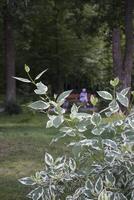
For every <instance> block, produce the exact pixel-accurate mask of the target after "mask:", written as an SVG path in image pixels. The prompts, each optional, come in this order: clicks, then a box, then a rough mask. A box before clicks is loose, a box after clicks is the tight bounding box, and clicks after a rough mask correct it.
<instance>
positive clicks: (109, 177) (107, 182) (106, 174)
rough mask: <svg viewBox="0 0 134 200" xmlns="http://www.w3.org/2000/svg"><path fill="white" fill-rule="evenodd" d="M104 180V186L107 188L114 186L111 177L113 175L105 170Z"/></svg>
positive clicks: (113, 178)
mask: <svg viewBox="0 0 134 200" xmlns="http://www.w3.org/2000/svg"><path fill="white" fill-rule="evenodd" d="M105 179H106V185H107V186H108V187H111V186H114V184H115V177H114V176H113V174H112V173H111V172H110V171H109V170H107V171H106V173H105Z"/></svg>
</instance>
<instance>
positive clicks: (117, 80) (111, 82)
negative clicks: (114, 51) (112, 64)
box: [110, 77, 119, 87]
mask: <svg viewBox="0 0 134 200" xmlns="http://www.w3.org/2000/svg"><path fill="white" fill-rule="evenodd" d="M118 84H119V78H118V77H116V78H115V79H114V80H111V81H110V85H112V86H113V87H115V86H117V85H118Z"/></svg>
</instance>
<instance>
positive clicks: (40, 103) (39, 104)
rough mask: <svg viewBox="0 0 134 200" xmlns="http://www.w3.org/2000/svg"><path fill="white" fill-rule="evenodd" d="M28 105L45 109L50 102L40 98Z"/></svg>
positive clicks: (37, 108)
mask: <svg viewBox="0 0 134 200" xmlns="http://www.w3.org/2000/svg"><path fill="white" fill-rule="evenodd" d="M28 107H29V108H32V109H35V110H45V109H47V108H48V107H49V103H46V102H44V101H42V100H39V101H35V102H33V103H31V104H30V105H29V106H28Z"/></svg>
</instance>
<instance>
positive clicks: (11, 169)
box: [0, 112, 68, 200]
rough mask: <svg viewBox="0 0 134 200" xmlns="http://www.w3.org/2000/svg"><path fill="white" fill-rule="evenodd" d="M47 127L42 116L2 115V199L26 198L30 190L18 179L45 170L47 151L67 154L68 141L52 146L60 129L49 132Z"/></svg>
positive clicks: (0, 192) (16, 199)
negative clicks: (53, 139) (45, 154)
mask: <svg viewBox="0 0 134 200" xmlns="http://www.w3.org/2000/svg"><path fill="white" fill-rule="evenodd" d="M45 124H46V117H45V115H43V114H37V113H36V115H35V114H34V113H29V112H28V113H23V114H21V115H16V116H15V115H14V116H7V115H0V199H2V200H25V199H27V198H26V197H25V196H26V194H27V193H28V192H29V191H28V188H25V187H24V186H23V185H21V184H20V183H19V182H18V178H21V177H23V176H27V175H32V174H34V172H36V171H37V170H41V169H43V162H44V152H47V151H48V152H50V153H52V154H53V155H56V156H57V155H62V153H63V152H65V153H68V149H67V148H66V144H65V143H66V142H67V140H66V139H62V140H61V141H59V142H58V143H55V144H53V145H50V142H51V139H52V138H53V137H54V136H55V135H56V134H58V130H56V129H53V128H51V129H46V128H45Z"/></svg>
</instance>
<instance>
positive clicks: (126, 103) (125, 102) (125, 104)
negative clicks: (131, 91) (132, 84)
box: [116, 92, 129, 107]
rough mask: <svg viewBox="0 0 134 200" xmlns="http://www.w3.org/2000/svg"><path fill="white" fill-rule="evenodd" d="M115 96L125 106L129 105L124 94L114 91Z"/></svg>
mask: <svg viewBox="0 0 134 200" xmlns="http://www.w3.org/2000/svg"><path fill="white" fill-rule="evenodd" d="M116 96H117V100H118V101H119V102H120V103H121V104H122V105H123V106H125V107H128V105H129V101H128V98H127V97H126V96H124V95H122V94H121V93H119V92H116Z"/></svg>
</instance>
